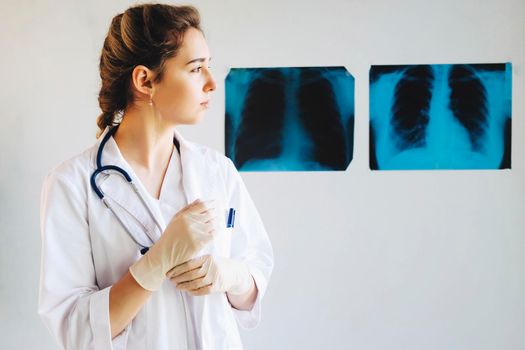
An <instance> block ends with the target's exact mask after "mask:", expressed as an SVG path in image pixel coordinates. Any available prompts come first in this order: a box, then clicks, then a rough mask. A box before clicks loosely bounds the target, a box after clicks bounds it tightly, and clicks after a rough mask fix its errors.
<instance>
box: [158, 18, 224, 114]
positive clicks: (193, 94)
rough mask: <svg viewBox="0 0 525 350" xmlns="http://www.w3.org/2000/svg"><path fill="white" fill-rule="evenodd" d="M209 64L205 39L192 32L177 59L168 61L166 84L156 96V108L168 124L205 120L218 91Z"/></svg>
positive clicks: (164, 80)
mask: <svg viewBox="0 0 525 350" xmlns="http://www.w3.org/2000/svg"><path fill="white" fill-rule="evenodd" d="M209 61H210V52H209V49H208V45H207V44H206V40H205V39H204V36H203V35H202V33H201V32H200V31H199V30H197V29H195V28H190V29H188V30H187V31H186V33H185V34H184V39H183V43H182V46H181V47H180V48H179V51H178V53H177V55H176V56H175V57H172V58H170V59H168V60H167V61H166V64H165V71H164V76H163V78H162V81H161V82H160V83H159V84H156V85H155V89H154V92H153V104H154V105H155V107H156V109H157V110H158V111H159V113H160V114H161V115H162V118H163V119H164V120H166V121H168V122H170V123H174V124H194V123H196V122H198V121H199V120H200V119H201V118H202V116H203V114H204V112H205V111H206V110H207V109H208V101H209V100H210V97H211V92H212V91H214V90H215V88H216V85H215V81H214V80H213V77H212V75H211V72H210V70H209Z"/></svg>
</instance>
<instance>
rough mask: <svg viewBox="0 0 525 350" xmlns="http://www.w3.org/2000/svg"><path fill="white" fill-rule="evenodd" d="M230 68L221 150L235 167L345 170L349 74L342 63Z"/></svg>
mask: <svg viewBox="0 0 525 350" xmlns="http://www.w3.org/2000/svg"><path fill="white" fill-rule="evenodd" d="M232 71H233V72H230V75H229V76H228V78H227V84H226V85H227V106H226V155H227V156H228V157H230V158H231V159H232V160H233V161H234V163H235V165H236V166H237V168H238V169H240V170H344V169H346V167H347V166H348V164H349V162H350V160H351V159H352V153H353V142H352V141H353V78H351V76H349V74H348V73H347V72H346V70H345V69H344V68H343V67H314V68H255V69H236V70H235V71H234V70H232ZM233 95H235V96H236V98H235V99H233V98H232V96H233ZM350 100H351V101H350Z"/></svg>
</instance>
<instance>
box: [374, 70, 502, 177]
mask: <svg viewBox="0 0 525 350" xmlns="http://www.w3.org/2000/svg"><path fill="white" fill-rule="evenodd" d="M511 80H512V66H511V64H510V63H504V64H436V65H403V66H372V68H371V69H370V168H371V169H372V170H415V169H420V170H425V169H510V167H511V154H510V153H511V96H512V94H511V88H512V84H511Z"/></svg>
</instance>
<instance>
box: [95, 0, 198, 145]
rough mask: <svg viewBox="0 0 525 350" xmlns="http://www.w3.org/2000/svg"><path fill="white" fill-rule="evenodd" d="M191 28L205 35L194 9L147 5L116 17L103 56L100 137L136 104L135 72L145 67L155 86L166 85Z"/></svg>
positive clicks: (135, 7)
mask: <svg viewBox="0 0 525 350" xmlns="http://www.w3.org/2000/svg"><path fill="white" fill-rule="evenodd" d="M191 27H193V28H196V29H198V30H200V31H201V32H202V29H201V28H200V16H199V12H198V10H197V9H196V8H195V7H193V6H173V5H164V4H143V5H137V6H133V7H130V8H128V9H127V10H126V11H125V12H124V13H121V14H118V15H116V16H115V17H113V20H112V21H111V25H110V27H109V31H108V34H107V36H106V38H105V39H104V46H103V47H102V53H101V55H100V64H99V69H100V78H101V79H102V86H101V88H100V92H99V94H98V104H99V106H100V109H101V110H102V114H100V115H99V117H98V118H97V125H98V127H99V128H100V130H99V132H98V134H97V137H98V136H99V135H100V134H101V133H102V131H104V129H105V128H106V127H107V126H109V125H115V124H116V123H118V121H117V120H116V118H115V116H116V114H117V113H119V112H123V111H124V109H125V108H126V107H127V106H128V105H129V104H130V103H132V102H133V93H132V89H131V88H130V84H131V73H132V72H133V69H134V68H135V67H136V66H137V65H139V64H141V65H144V66H146V67H148V68H149V69H151V70H153V71H154V72H155V78H154V81H155V82H157V83H158V82H160V81H162V77H163V73H164V64H165V62H166V60H167V59H169V58H171V57H174V56H175V55H176V54H177V52H178V49H179V48H180V46H181V45H182V40H183V37H184V33H185V32H186V30H188V29H189V28H191Z"/></svg>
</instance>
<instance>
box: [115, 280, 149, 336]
mask: <svg viewBox="0 0 525 350" xmlns="http://www.w3.org/2000/svg"><path fill="white" fill-rule="evenodd" d="M151 294H152V292H150V291H148V290H146V289H144V288H142V287H141V286H140V285H139V284H138V283H137V281H135V279H134V278H133V276H132V275H131V274H130V273H129V271H127V272H126V274H125V275H124V276H123V277H122V278H121V279H120V280H119V281H118V282H117V283H115V284H114V285H113V286H112V287H111V289H110V290H109V320H110V324H111V338H114V337H115V336H117V335H118V334H119V333H120V332H122V330H123V329H124V328H126V326H127V325H128V324H129V323H130V322H131V321H132V320H133V318H134V317H135V316H136V315H137V313H138V312H139V311H140V309H141V308H142V307H143V306H144V304H145V303H146V302H147V301H148V299H149V297H150V296H151Z"/></svg>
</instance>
